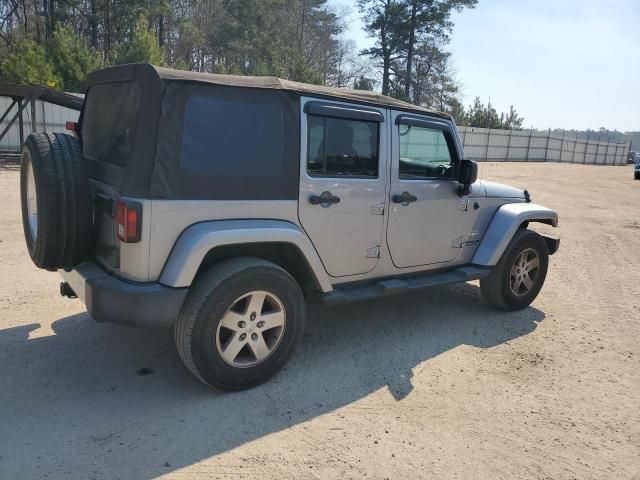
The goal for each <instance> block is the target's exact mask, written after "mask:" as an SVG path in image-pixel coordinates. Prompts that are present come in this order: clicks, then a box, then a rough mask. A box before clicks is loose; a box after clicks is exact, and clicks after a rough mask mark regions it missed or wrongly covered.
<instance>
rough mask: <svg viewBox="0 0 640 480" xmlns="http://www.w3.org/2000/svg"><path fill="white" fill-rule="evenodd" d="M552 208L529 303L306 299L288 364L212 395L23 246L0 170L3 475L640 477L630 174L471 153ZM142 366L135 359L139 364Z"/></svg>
mask: <svg viewBox="0 0 640 480" xmlns="http://www.w3.org/2000/svg"><path fill="white" fill-rule="evenodd" d="M480 173H481V176H482V177H483V178H488V179H492V180H496V181H502V182H504V183H509V184H512V185H515V186H520V187H526V188H527V189H529V191H530V192H531V194H532V197H533V200H534V201H535V202H538V203H541V204H543V205H546V206H549V207H552V208H555V209H557V210H558V212H559V214H560V235H561V237H562V243H561V246H560V251H559V252H558V254H557V255H555V256H553V257H552V258H551V264H550V268H549V275H548V277H547V283H546V285H545V287H544V289H543V291H542V293H541V294H540V296H539V297H538V299H537V300H536V301H535V302H534V303H533V305H532V306H531V307H530V308H528V309H526V310H524V311H521V312H516V313H502V312H498V311H496V310H494V309H492V308H490V307H489V306H487V305H486V304H485V303H484V302H483V300H482V298H481V296H480V292H479V288H478V286H477V284H476V283H469V284H464V285H460V286H456V287H452V288H442V289H437V290H433V291H430V292H427V293H421V294H415V295H411V296H402V297H397V298H392V299H385V300H379V301H374V302H369V303H365V304H353V305H348V306H343V307H335V308H330V309H321V308H318V307H314V308H313V309H312V311H311V315H310V321H309V326H308V330H307V332H306V334H305V337H304V339H303V342H302V345H301V346H300V348H299V350H298V351H297V353H296V355H295V356H294V358H293V360H292V361H291V362H290V364H289V365H288V367H287V368H286V369H285V370H284V371H283V372H282V373H281V374H279V375H278V376H277V377H276V378H275V379H274V380H272V381H271V382H269V383H267V384H265V385H263V386H261V387H258V388H255V389H253V390H250V391H245V392H239V393H233V394H229V393H222V392H219V391H214V390H209V389H207V388H205V387H203V386H201V385H200V384H199V383H197V382H196V381H195V380H194V379H193V378H192V377H191V375H190V374H189V373H188V372H187V371H186V370H185V369H184V368H183V366H182V365H181V363H180V360H179V358H178V356H177V354H176V352H175V349H174V346H173V341H172V337H171V332H168V331H164V330H161V331H144V330H133V329H127V328H122V327H117V326H111V325H100V324H97V323H95V322H94V321H93V320H92V319H91V318H89V317H88V315H87V314H86V313H85V311H84V308H83V306H82V304H81V303H80V302H79V301H78V300H67V299H63V298H61V297H60V296H59V295H58V293H57V290H58V282H59V280H58V276H57V274H55V273H47V272H44V271H38V270H37V269H36V268H35V267H34V266H33V264H32V263H31V261H30V260H29V258H28V255H27V252H26V249H25V246H24V240H23V234H22V227H21V224H20V218H19V215H20V212H19V203H18V172H17V171H15V170H11V169H10V168H9V169H4V170H2V171H0V203H1V204H2V205H3V206H4V208H3V213H2V215H1V216H0V365H1V368H0V478H2V479H15V478H29V479H31V478H82V479H89V478H98V479H117V478H123V479H130V478H155V477H163V476H164V477H167V478H193V477H207V478H209V477H210V478H297V479H300V478H365V477H366V478H421V477H422V478H436V479H442V478H483V479H484V478H492V479H493V478H505V479H515V478H553V479H564V478H566V479H573V478H579V479H602V478H610V479H614V478H615V479H618V478H629V479H639V478H640V415H639V408H638V407H640V401H639V400H638V398H639V396H640V342H639V341H638V338H639V334H640V296H639V293H640V217H639V216H638V204H639V202H640V182H638V181H635V182H634V181H633V180H632V177H633V174H632V171H631V168H629V167H596V166H582V165H561V164H513V163H512V164H483V165H481V170H480ZM143 367H147V368H150V369H152V370H153V373H151V374H149V375H139V374H137V372H138V371H139V369H141V368H143Z"/></svg>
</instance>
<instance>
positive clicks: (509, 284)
mask: <svg viewBox="0 0 640 480" xmlns="http://www.w3.org/2000/svg"><path fill="white" fill-rule="evenodd" d="M548 266H549V250H548V248H547V243H546V242H545V240H544V238H542V237H541V236H540V235H539V234H537V233H536V232H533V231H531V230H527V229H524V228H523V229H520V230H518V231H517V232H516V234H515V235H514V236H513V239H512V240H511V242H510V243H509V246H508V247H507V249H506V250H505V252H504V253H503V254H502V258H501V259H500V261H499V262H498V264H497V265H496V266H495V267H494V268H493V270H492V271H491V274H490V275H489V276H488V277H485V278H483V279H481V280H480V289H481V291H482V295H483V296H484V298H485V299H486V300H487V301H488V302H489V303H490V304H491V305H493V306H495V307H498V308H500V309H502V310H506V311H512V310H521V309H523V308H526V307H527V306H529V305H530V304H531V302H533V300H535V298H536V297H537V296H538V293H540V290H541V289H542V285H543V284H544V280H545V278H546V276H547V268H548Z"/></svg>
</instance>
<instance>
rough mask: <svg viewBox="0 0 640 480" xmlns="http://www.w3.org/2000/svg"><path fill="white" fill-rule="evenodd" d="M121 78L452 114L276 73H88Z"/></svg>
mask: <svg viewBox="0 0 640 480" xmlns="http://www.w3.org/2000/svg"><path fill="white" fill-rule="evenodd" d="M121 80H135V81H137V82H138V83H139V84H141V86H142V88H143V89H145V87H146V88H154V87H155V88H158V86H160V84H162V83H164V82H174V81H175V82H191V83H200V84H210V85H225V86H230V87H244V88H256V89H268V90H284V91H288V92H295V93H297V94H299V95H307V96H313V97H322V98H329V99H336V100H348V101H352V102H357V103H362V104H367V105H371V106H379V107H388V108H394V109H397V110H403V111H407V112H416V113H428V114H430V115H436V116H439V117H443V118H451V116H450V115H449V114H447V113H443V112H439V111H437V110H432V109H429V108H424V107H419V106H417V105H413V104H411V103H407V102H403V101H402V100H398V99H395V98H391V97H388V96H386V95H382V94H379V93H377V92H372V91H368V90H352V89H349V88H335V87H326V86H323V85H311V84H308V83H301V82H294V81H291V80H284V79H282V78H278V77H252V76H242V75H220V74H214V73H203V72H189V71H185V70H174V69H172V68H163V67H156V66H155V65H150V64H128V65H119V66H115V67H110V68H105V69H103V70H98V71H96V72H93V73H91V74H90V75H89V84H90V85H92V84H96V83H105V82H112V81H121Z"/></svg>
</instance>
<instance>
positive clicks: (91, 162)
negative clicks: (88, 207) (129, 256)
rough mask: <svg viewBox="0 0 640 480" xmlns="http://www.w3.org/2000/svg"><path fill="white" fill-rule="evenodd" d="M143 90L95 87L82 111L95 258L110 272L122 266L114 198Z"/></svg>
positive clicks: (122, 85)
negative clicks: (89, 179) (90, 189)
mask: <svg viewBox="0 0 640 480" xmlns="http://www.w3.org/2000/svg"><path fill="white" fill-rule="evenodd" d="M140 102H141V90H140V87H139V85H138V84H137V83H135V82H133V81H119V82H110V83H101V84H96V85H93V86H91V87H90V88H89V91H88V92H87V97H86V101H85V105H84V109H83V112H82V124H81V125H82V131H81V134H82V150H83V155H84V157H85V160H86V161H87V162H88V167H89V172H90V176H91V179H92V182H91V184H92V190H93V207H94V209H93V242H94V251H93V255H94V257H95V258H96V260H98V261H99V262H100V263H101V264H102V265H103V266H104V267H106V268H107V269H116V268H119V266H120V252H119V241H118V239H117V233H116V227H115V219H114V217H115V212H114V202H113V199H114V197H115V195H116V192H117V190H118V188H119V187H120V184H121V182H122V180H123V178H124V173H125V170H126V168H127V165H128V163H129V161H130V160H131V158H130V157H131V151H132V143H133V139H134V135H135V130H136V126H137V125H136V123H137V119H138V111H139V108H140Z"/></svg>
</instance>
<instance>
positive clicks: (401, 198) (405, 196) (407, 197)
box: [391, 192, 418, 206]
mask: <svg viewBox="0 0 640 480" xmlns="http://www.w3.org/2000/svg"><path fill="white" fill-rule="evenodd" d="M416 200H418V197H416V196H415V195H411V194H410V193H409V192H402V195H394V196H392V197H391V201H392V202H393V203H400V204H402V205H405V206H406V205H409V204H410V203H412V202H415V201H416Z"/></svg>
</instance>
